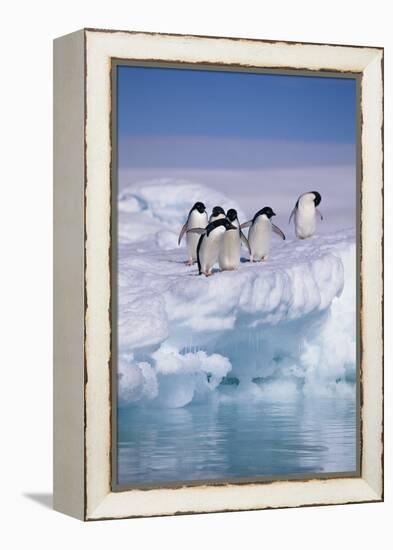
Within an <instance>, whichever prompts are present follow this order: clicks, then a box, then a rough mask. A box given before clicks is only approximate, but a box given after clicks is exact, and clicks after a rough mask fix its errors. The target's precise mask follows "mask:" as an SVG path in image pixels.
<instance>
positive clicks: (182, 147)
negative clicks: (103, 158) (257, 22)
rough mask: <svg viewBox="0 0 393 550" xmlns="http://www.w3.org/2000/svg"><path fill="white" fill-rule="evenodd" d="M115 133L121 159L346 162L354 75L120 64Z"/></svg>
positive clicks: (135, 162)
mask: <svg viewBox="0 0 393 550" xmlns="http://www.w3.org/2000/svg"><path fill="white" fill-rule="evenodd" d="M118 138H119V161H120V166H121V167H125V166H127V167H134V166H135V167H136V166H138V167H142V166H146V167H150V168H152V167H160V166H163V167H170V166H172V167H179V166H182V167H187V166H188V167H193V166H198V167H201V166H202V165H205V167H206V168H208V167H209V166H210V167H212V168H217V167H228V166H229V167H232V168H233V169H235V168H236V164H238V165H239V167H245V166H248V167H253V166H255V167H263V166H264V165H266V166H271V165H272V164H276V163H277V164H279V165H281V166H282V165H288V163H289V165H291V164H295V165H297V166H298V165H299V164H301V165H305V164H307V163H311V164H315V163H317V164H324V163H325V164H329V165H331V164H332V163H333V164H353V163H354V162H355V146H354V145H355V139H356V82H355V80H354V79H344V78H330V77H329V78H327V77H310V76H292V75H291V76H289V75H276V74H274V75H272V74H255V73H243V72H242V73H236V72H222V71H199V70H198V71H196V70H187V69H164V68H163V69H161V68H144V67H129V66H121V67H118ZM310 146H311V148H310Z"/></svg>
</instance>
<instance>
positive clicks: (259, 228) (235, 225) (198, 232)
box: [178, 191, 323, 277]
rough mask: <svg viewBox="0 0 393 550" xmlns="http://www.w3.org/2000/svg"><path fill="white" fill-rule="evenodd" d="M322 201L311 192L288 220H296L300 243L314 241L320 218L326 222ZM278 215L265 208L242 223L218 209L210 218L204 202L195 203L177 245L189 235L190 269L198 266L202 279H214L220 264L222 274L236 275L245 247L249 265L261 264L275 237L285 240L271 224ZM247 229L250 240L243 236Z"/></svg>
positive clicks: (235, 217)
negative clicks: (241, 253) (310, 239)
mask: <svg viewBox="0 0 393 550" xmlns="http://www.w3.org/2000/svg"><path fill="white" fill-rule="evenodd" d="M321 200H322V197H321V195H320V193H318V191H308V192H307V193H303V194H302V195H300V197H299V198H298V200H297V202H296V204H295V206H294V208H293V210H292V212H291V215H290V217H289V223H291V221H292V219H294V224H295V234H296V237H297V238H298V239H307V238H309V237H312V236H313V235H314V233H315V229H316V218H317V216H318V217H319V218H320V219H321V220H323V216H322V214H321V212H320V211H319V209H318V205H319V204H320V203H321ZM275 215H276V214H275V212H274V211H273V209H272V208H271V207H270V206H265V207H264V208H262V209H260V210H258V212H256V214H255V215H254V217H253V218H252V219H251V220H249V221H247V222H244V223H240V222H239V219H238V214H237V211H236V210H235V209H234V208H230V209H229V210H228V211H227V212H225V210H224V209H223V208H222V207H221V206H215V207H214V208H213V209H212V212H211V215H210V217H208V213H207V211H206V206H205V205H204V204H203V202H196V203H195V204H194V206H193V207H192V208H191V210H190V211H189V213H188V216H187V221H186V223H185V224H184V225H183V227H182V229H181V231H180V235H179V240H178V244H179V245H180V242H181V240H182V238H183V236H184V235H186V242H187V256H188V259H187V265H193V264H194V263H195V262H197V264H198V269H199V274H200V275H205V276H206V277H209V276H210V275H212V274H213V267H214V265H215V264H217V263H218V265H219V267H220V270H221V271H233V270H236V269H238V268H239V266H240V250H241V246H242V245H243V246H244V247H245V248H246V249H247V250H248V252H249V255H250V262H261V261H265V260H267V259H268V256H269V252H270V242H271V237H272V234H273V233H275V234H276V235H278V236H279V237H280V238H281V239H283V240H285V235H284V233H283V231H281V229H280V228H279V227H277V226H276V225H275V224H274V223H273V222H272V218H273V216H275ZM246 228H248V237H246V236H245V234H244V233H243V229H246Z"/></svg>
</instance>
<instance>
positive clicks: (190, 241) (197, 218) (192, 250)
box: [186, 210, 207, 262]
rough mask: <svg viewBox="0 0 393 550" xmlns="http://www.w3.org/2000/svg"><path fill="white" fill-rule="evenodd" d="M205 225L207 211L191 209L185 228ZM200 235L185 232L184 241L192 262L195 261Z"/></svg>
mask: <svg viewBox="0 0 393 550" xmlns="http://www.w3.org/2000/svg"><path fill="white" fill-rule="evenodd" d="M206 226H207V213H206V212H203V213H202V214H201V213H200V212H198V211H197V210H193V211H192V212H191V214H190V217H189V219H188V223H187V229H194V228H198V227H202V228H205V227H206ZM199 238H200V235H198V234H197V233H187V234H186V242H187V252H188V258H189V260H192V261H193V262H196V261H197V246H198V241H199Z"/></svg>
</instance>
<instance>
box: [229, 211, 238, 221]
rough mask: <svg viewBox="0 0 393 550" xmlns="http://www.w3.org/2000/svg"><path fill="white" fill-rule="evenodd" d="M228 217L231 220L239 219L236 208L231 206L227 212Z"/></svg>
mask: <svg viewBox="0 0 393 550" xmlns="http://www.w3.org/2000/svg"><path fill="white" fill-rule="evenodd" d="M227 218H228V220H229V221H230V222H234V221H235V220H237V212H236V210H235V209H234V208H230V209H229V210H228V212H227Z"/></svg>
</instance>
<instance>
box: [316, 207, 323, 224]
mask: <svg viewBox="0 0 393 550" xmlns="http://www.w3.org/2000/svg"><path fill="white" fill-rule="evenodd" d="M315 210H316V212H317V214H318V216H319V217H320V218H321V221H323V216H322V214H321V212H320V210H318V208H316V209H315Z"/></svg>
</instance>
